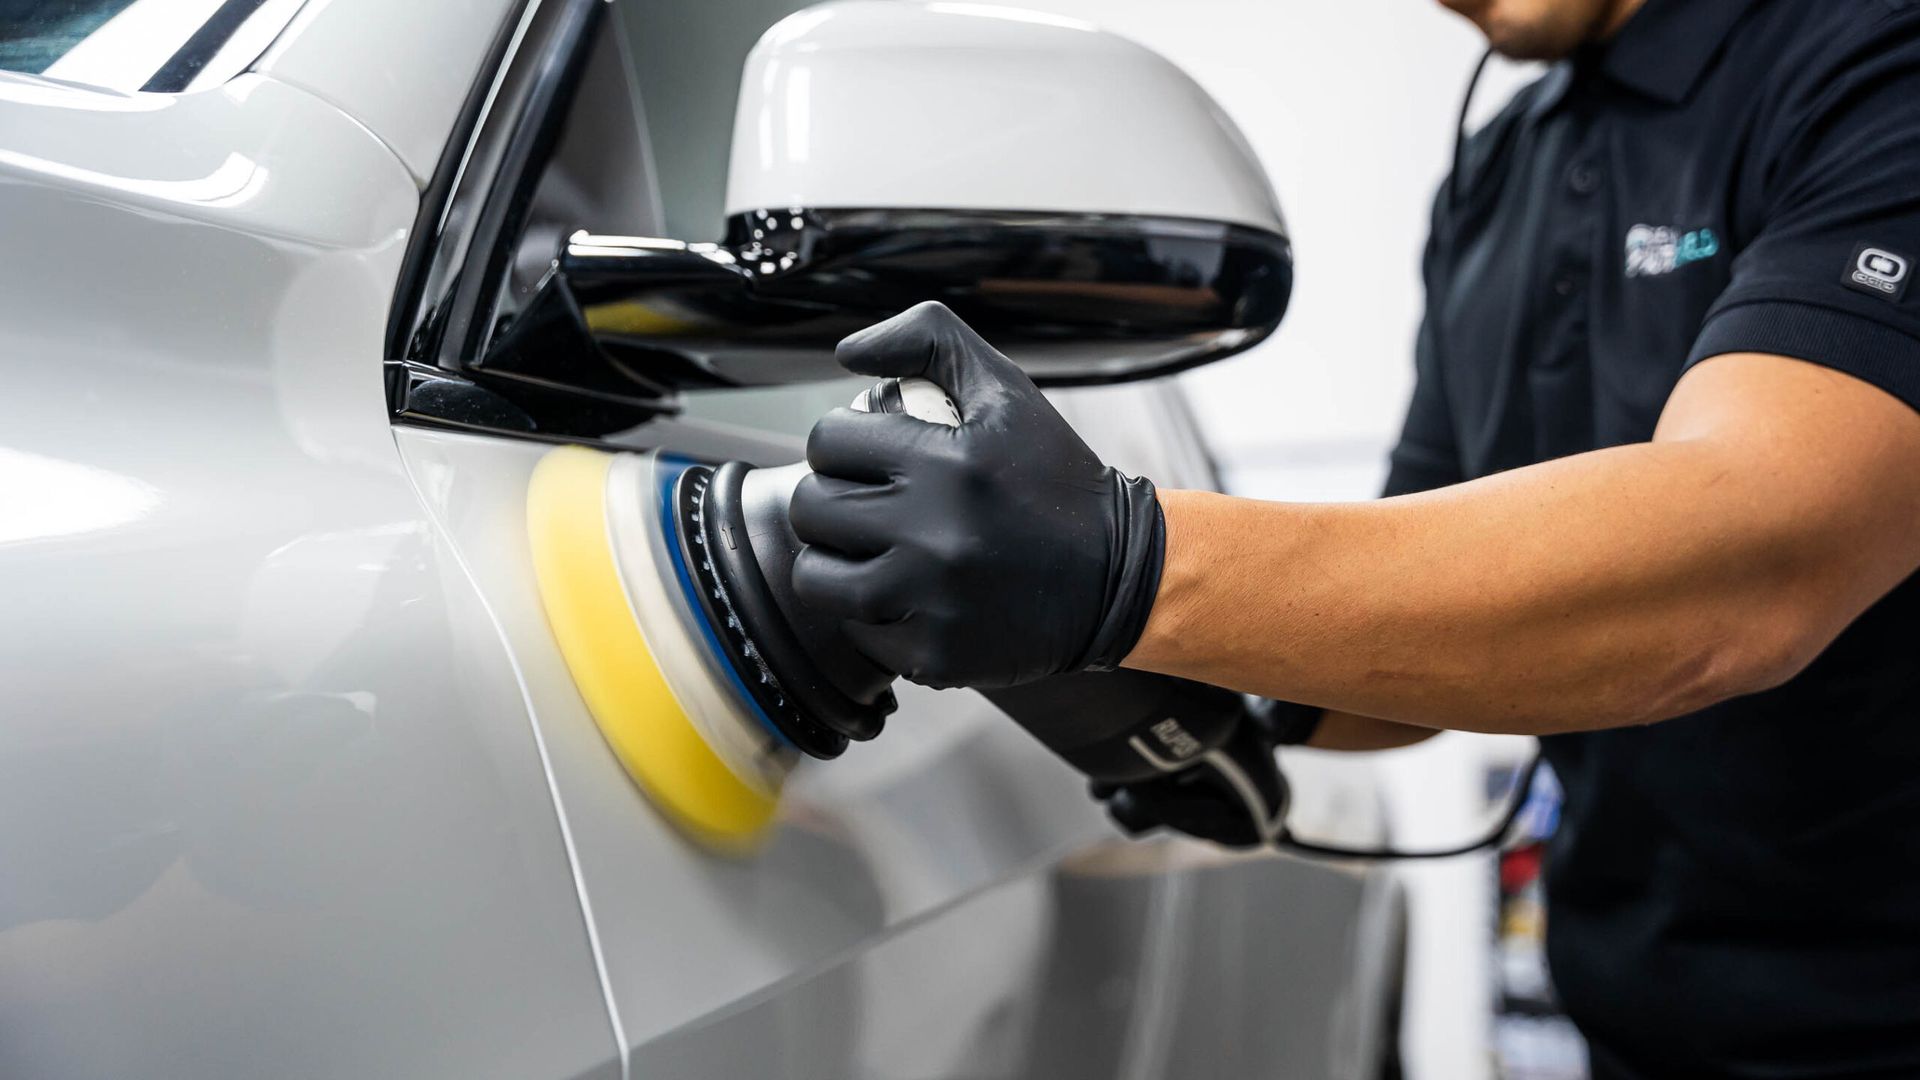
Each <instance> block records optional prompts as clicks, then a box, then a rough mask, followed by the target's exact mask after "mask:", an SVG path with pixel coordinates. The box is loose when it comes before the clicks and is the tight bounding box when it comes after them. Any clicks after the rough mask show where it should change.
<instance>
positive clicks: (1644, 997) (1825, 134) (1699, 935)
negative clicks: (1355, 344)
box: [1388, 0, 1920, 1077]
mask: <svg viewBox="0 0 1920 1080" xmlns="http://www.w3.org/2000/svg"><path fill="white" fill-rule="evenodd" d="M1917 262H1920V2H1917V0H1906V2H1900V0H1649V2H1648V4H1647V6H1646V7H1645V8H1643V9H1642V10H1641V11H1640V12H1639V13H1637V14H1636V15H1634V16H1633V17H1632V19H1631V20H1629V22H1628V23H1627V25H1626V26H1625V27H1624V28H1623V29H1622V30H1621V32H1620V33H1619V34H1618V35H1617V36H1616V37H1615V38H1614V40H1613V41H1612V42H1611V43H1609V44H1608V45H1607V46H1606V47H1604V48H1601V49H1596V50H1593V51H1591V52H1590V53H1588V54H1584V55H1581V56H1579V57H1577V58H1575V59H1574V60H1571V61H1568V62H1564V63H1561V64H1559V65H1556V66H1555V67H1554V68H1552V69H1551V70H1550V71H1549V73H1548V74H1547V75H1545V76H1544V77H1543V78H1542V79H1540V80H1539V81H1538V82H1537V83H1535V84H1534V85H1532V86H1531V87H1529V88H1528V89H1526V90H1524V91H1523V92H1522V93H1521V94H1520V95H1519V96H1518V97H1517V98H1516V100H1515V101H1514V102H1513V103H1512V104H1511V105H1510V106H1509V107H1508V108H1507V109H1506V110H1505V111H1504V112H1503V113H1502V115H1501V116H1500V117H1499V118H1498V119H1496V120H1495V121H1494V122H1493V123H1491V124H1490V125H1488V126H1487V127H1486V128H1484V129H1483V130H1482V131H1480V132H1479V133H1477V134H1476V135H1475V136H1474V137H1473V138H1472V139H1470V140H1469V141H1468V142H1467V145H1466V146H1465V148H1464V151H1463V153H1462V155H1461V159H1460V161H1459V162H1458V164H1457V167H1456V170H1455V175H1454V177H1453V178H1452V180H1451V181H1450V183H1449V185H1448V186H1447V187H1446V188H1443V190H1442V192H1441V195H1440V198H1439V199H1438V200H1437V202H1436V207H1435V212H1434V234H1433V239H1432V241H1431V242H1430V244H1429V248H1428V254H1427V258H1426V265H1425V272H1426V279H1427V288H1428V308H1427V318H1426V321H1425V324H1424V325H1423V327H1422V330H1421V335H1420V339H1419V344H1418V354H1417V367H1418V381H1417V388H1416V390H1415V394H1414V400H1413V403H1412V406H1411V408H1410V411H1409V415H1408V417H1407V423H1406V429H1405V432H1404V434H1403V436H1402V438H1401V441H1400V443H1399V445H1398V447H1397V448H1396V449H1395V450H1394V454H1393V466H1392V471H1391V474H1390V479H1389V481H1388V488H1389V493H1396V494H1397V493H1401V492H1406V491H1413V490H1419V489H1424V488H1431V487H1436V486H1440V485H1442V484H1449V483H1455V482H1459V481H1462V480H1469V479H1473V478H1475V477H1479V476H1485V475H1487V474H1489V473H1493V472H1498V471H1500V470H1502V469H1509V468H1513V467H1516V466H1522V465H1527V464H1531V463H1533V462H1537V461H1541V460H1544V459H1547V458H1553V457H1558V456H1561V455H1565V454H1574V453H1579V452H1582V451H1587V450H1593V449H1597V448H1600V447H1605V446H1614V445H1619V444H1622V443H1633V442H1643V441H1646V440H1647V439H1649V438H1651V437H1652V435H1653V430H1654V424H1655V421H1656V420H1657V419H1658V418H1659V415H1660V411H1661V408H1662V406H1663V405H1664V404H1665V402H1666V400H1667V396H1668V394H1669V393H1670V392H1671V391H1672V389H1673V387H1674V384H1675V383H1676V382H1677V381H1678V380H1679V378H1680V376H1681V374H1682V372H1684V371H1685V370H1686V369H1687V367H1688V366H1689V365H1691V364H1694V363H1698V362H1700V361H1702V360H1705V359H1708V358H1711V357H1715V356H1720V355H1723V354H1728V353H1742V352H1754V353H1772V354H1778V355H1783V356H1789V357H1796V358H1799V359H1803V360H1808V361H1812V362H1814V363H1818V364H1824V365H1827V366H1829V367H1833V368H1836V369H1838V370H1840V371H1844V372H1846V373H1848V374H1850V375H1852V376H1854V377H1856V378H1859V379H1862V380H1864V381H1866V382H1868V383H1871V384H1873V385H1875V386H1877V387H1880V388H1881V389H1883V390H1885V391H1886V392H1887V393H1889V394H1892V395H1894V396H1895V397H1897V398H1899V399H1901V400H1903V401H1905V402H1907V403H1908V404H1909V405H1913V406H1915V407H1920V286H1916V285H1915V284H1914V283H1913V280H1912V279H1913V278H1914V276H1915V275H1916V271H1917V269H1920V267H1917V266H1916V263H1917ZM1833 482H1834V483H1836V484H1844V483H1847V482H1848V478H1847V477H1845V476H1835V477H1834V478H1833ZM1673 511H1674V513H1686V512H1687V508H1686V507H1685V506H1676V507H1674V508H1673ZM1915 527H1916V528H1920V522H1916V523H1915ZM1544 742H1545V746H1546V752H1547V755H1548V758H1549V760H1550V761H1551V762H1552V763H1553V766H1554V768H1555V769H1556V770H1557V772H1558V773H1559V775H1560V778H1561V780H1562V782H1563V784H1564V786H1565V789H1566V793H1567V803H1566V807H1565V812H1564V817H1563V822H1562V825H1561V828H1560V830H1559V833H1558V835H1557V836H1556V837H1555V840H1554V845H1553V849H1552V853H1551V857H1550V860H1549V871H1548V879H1547V883H1548V899H1549V918H1548V923H1549V929H1548V954H1549V958H1550V962H1551V965H1552V968H1553V974H1554V977H1555V981H1556V984H1557V986H1558V988H1559V990H1560V993H1561V996H1562V998H1563V999H1564V1001H1565V1003H1566V1006H1567V1009H1568V1011H1569V1013H1570V1014H1571V1015H1572V1016H1573V1018H1574V1019H1575V1020H1576V1021H1577V1022H1578V1023H1579V1024H1580V1025H1581V1026H1582V1028H1583V1029H1584V1030H1585V1031H1586V1032H1587V1034H1588V1036H1589V1040H1590V1042H1591V1043H1592V1044H1593V1046H1594V1056H1595V1064H1596V1070H1597V1074H1598V1075H1600V1076H1602V1077H1605V1076H1685V1077H1706V1076H1752V1077H1837V1076H1876V1077H1877V1076H1888V1077H1892V1076H1903V1077H1920V579H1909V580H1908V581H1907V582H1905V583H1904V584H1902V585H1901V586H1899V587H1898V588H1896V589H1895V590H1894V591H1893V592H1892V593H1891V594H1890V595H1888V596H1887V597H1886V598H1885V599H1884V600H1882V601H1881V602H1880V603H1879V604H1878V605H1876V606H1875V607H1874V608H1872V609H1871V610H1870V611H1868V612H1867V613H1866V614H1865V615H1863V616H1861V617H1860V619H1859V620H1857V621H1856V622H1855V623H1854V624H1853V626H1851V627H1850V628H1849V629H1848V630H1847V631H1846V632H1845V633H1844V634H1842V635H1841V637H1840V638H1839V640H1838V641H1836V642H1835V643H1834V644H1833V645H1832V646H1831V647H1830V648H1829V649H1828V650H1827V651H1826V652H1825V653H1824V654H1823V655H1822V656H1821V657H1820V658H1819V659H1818V660H1817V661H1816V662H1815V663H1814V664H1813V665H1812V666H1811V667H1809V668H1808V669H1807V670H1806V671H1805V672H1804V673H1803V674H1801V675H1800V676H1799V677H1797V678H1795V679H1793V680H1792V681H1791V682H1789V683H1787V684H1786V685H1784V686H1781V687H1780V688H1778V689H1776V690H1772V691H1768V692H1766V693H1762V694H1755V695H1752V696H1749V697H1745V698H1740V699H1737V700H1734V701H1729V702H1725V703H1723V704H1721V705H1717V706H1715V707H1713V708H1710V709H1706V710H1703V711H1702V712H1699V713H1697V714H1694V715H1691V716H1687V717H1682V718H1679V719H1676V720H1671V721H1668V722H1666V723H1662V724H1657V725H1654V726H1652V727H1647V728H1635V729H1630V730H1618V731H1607V732H1598V733H1593V734H1582V735H1568V736H1557V737H1553V738H1549V739H1547V740H1544Z"/></svg>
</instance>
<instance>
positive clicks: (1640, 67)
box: [1592, 0, 1757, 105]
mask: <svg viewBox="0 0 1920 1080" xmlns="http://www.w3.org/2000/svg"><path fill="white" fill-rule="evenodd" d="M1756 2H1757V0H1647V2H1646V3H1645V5H1643V6H1642V7H1641V8H1640V10H1639V11H1636V12H1634V13H1633V16H1632V17H1631V18H1629V19H1628V20H1627V22H1626V25H1625V26H1622V27H1621V28H1620V30H1619V31H1618V32H1617V33H1615V34H1614V36H1613V38H1612V40H1610V41H1608V42H1607V43H1605V44H1604V45H1602V46H1601V47H1600V48H1599V50H1597V52H1596V54H1595V55H1594V56H1593V58H1592V59H1593V62H1594V63H1596V64H1597V65H1598V67H1599V70H1600V72H1601V74H1603V75H1605V76H1606V77H1607V78H1608V79H1610V80H1612V81H1613V82H1616V83H1618V84H1620V85H1621V86H1624V87H1626V88H1627V89H1629V90H1632V91H1634V92H1636V93H1639V94H1643V95H1645V96H1647V97H1650V98H1652V99H1654V100H1655V101H1659V102H1662V103H1664V104H1667V105H1678V104H1680V103H1681V102H1683V101H1685V100H1686V99H1687V97H1688V95H1690V94H1692V93H1693V88H1694V86H1695V85H1696V84H1698V83H1699V81H1700V76H1702V75H1704V74H1706V71H1707V68H1708V66H1709V65H1711V64H1712V63H1713V59H1714V57H1715V56H1717V55H1719V52H1720V47H1721V46H1722V45H1724V44H1725V43H1726V40H1727V36H1728V34H1730V33H1731V32H1732V30H1733V26H1734V24H1735V23H1737V22H1739V21H1740V16H1742V15H1744V14H1746V12H1747V9H1748V8H1750V7H1752V6H1753V5H1754V3H1756Z"/></svg>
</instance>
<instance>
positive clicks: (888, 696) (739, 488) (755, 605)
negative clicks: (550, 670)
mask: <svg viewBox="0 0 1920 1080" xmlns="http://www.w3.org/2000/svg"><path fill="white" fill-rule="evenodd" d="M853 407H854V408H856V409H862V410H871V411H878V412H903V413H907V414H909V415H912V416H914V417H916V418H917V419H920V420H922V421H925V422H928V423H942V424H949V425H958V424H959V423H960V416H959V413H958V411H957V410H956V409H955V408H954V406H953V403H952V401H951V399H950V398H949V397H948V395H947V394H946V393H945V392H944V391H943V390H941V388H940V387H938V386H937V385H935V384H933V383H931V382H928V381H927V380H924V379H885V380H882V381H881V382H879V383H877V384H876V385H875V386H873V387H872V388H870V389H869V390H867V391H865V392H864V393H862V394H861V395H860V397H859V398H858V399H856V400H855V402H854V404H853ZM806 473H807V466H806V464H805V463H804V462H802V463H798V464H794V465H788V466H783V467H780V468H770V469H767V468H754V467H752V466H750V465H747V464H746V463H744V462H738V461H733V462H728V463H726V464H723V465H719V466H717V467H710V466H707V465H704V464H698V463H694V462H691V461H688V460H684V459H681V458H677V457H674V456H671V455H668V454H663V453H659V452H651V453H609V452H606V451H600V450H594V449H589V448H586V447H581V446H563V447H559V448H557V449H555V450H552V451H550V452H549V453H548V454H547V455H546V456H545V457H544V458H542V459H541V461H540V462H539V464H538V465H537V466H536V467H535V469H534V473H533V477H532V480H531V483H530V486H529V490H528V497H527V521H528V527H529V540H530V543H531V548H532V554H533V562H534V569H535V574H536V577H537V578H538V582H539V588H540V594H541V598H542V600H543V602H544V604H545V607H546V612H547V618H548V622H549V623H550V624H551V625H552V628H553V632H554V637H555V639H556V640H557V642H558V643H559V646H560V651H561V654H562V655H563V656H564V658H565V660H566V664H567V667H568V669H569V671H570V672H571V673H572V675H573V678H574V681H575V683H576V684H577V685H578V687H579V689H580V693H581V696H582V697H583V698H584V700H585V701H586V704H587V707H588V710H589V711H590V712H591V713H592V715H593V718H594V721H595V722H596V723H597V724H598V725H599V727H600V730H601V732H602V733H603V734H604V735H605V737H606V740H607V742H608V744H609V745H610V746H611V747H612V748H613V751H614V753H615V754H616V755H617V756H618V757H619V759H620V761H621V763H622V764H623V765H624V766H625V767H626V769H627V772H628V773H629V774H630V775H631V776H632V777H633V779H634V780H635V782H636V783H638V784H639V786H640V788H641V789H642V790H643V791H644V792H645V793H646V794H647V795H648V796H649V797H650V798H651V800H652V801H653V802H654V803H655V804H656V805H657V806H659V807H660V809H661V810H662V811H663V812H665V813H666V814H667V815H668V816H669V817H670V818H672V819H673V820H674V821H675V822H676V823H677V824H678V825H679V826H680V827H681V828H682V829H683V830H685V831H686V832H688V833H689V834H691V835H693V836H694V837H695V838H697V839H699V840H701V841H702V842H704V843H706V844H707V845H708V846H710V847H713V848H716V849H719V850H723V851H730V852H744V851H750V850H752V849H753V848H755V847H756V846H757V845H758V843H759V841H760V839H761V837H762V836H763V834H764V832H765V830H766V829H767V827H768V825H769V824H770V823H771V822H772V820H773V817H774V812H775V809H776V806H777V803H778V799H779V794H780V789H781V786H782V784H783V782H784V781H785V778H786V776H787V774H788V773H789V772H790V771H791V770H792V768H793V767H794V765H795V764H796V763H797V762H798V761H799V760H800V759H801V758H803V757H812V758H820V759H830V758H834V757H838V756H839V755H840V754H841V753H843V752H844V751H845V750H846V748H847V746H848V744H849V743H851V742H864V741H866V740H869V739H872V738H874V737H875V736H877V735H879V734H880V732H881V729H882V728H883V726H884V725H885V722H886V718H887V716H888V715H889V714H890V713H892V712H893V711H894V708H895V704H896V703H895V700H894V695H893V691H892V689H891V687H892V685H893V682H894V679H895V678H896V676H895V674H894V673H893V672H890V671H887V670H885V669H883V668H881V667H879V666H877V665H876V664H874V663H873V662H872V661H871V660H869V659H867V658H866V657H865V656H864V655H862V654H861V653H860V652H859V650H857V649H856V648H854V646H853V644H852V642H851V641H850V640H849V639H848V638H847V637H846V635H845V634H844V633H843V632H842V630H841V627H840V623H839V621H838V620H837V619H834V618H831V617H828V616H824V615H822V614H820V613H818V612H816V611H814V610H812V609H811V608H809V607H808V606H807V605H806V604H804V603H802V602H801V601H800V599H799V598H798V597H797V596H796V595H795V594H794V592H793V584H792V568H793V562H794V558H795V557H796V556H797V555H798V554H799V553H800V550H801V547H802V545H801V543H800V540H799V539H798V537H796V536H795V535H794V533H793V529H792V527H791V526H790V525H789V524H788V521H787V506H788V503H789V501H790V499H791V497H792V495H793V490H794V487H795V486H796V485H797V484H798V483H799V482H800V479H801V478H802V477H804V476H805V475H806ZM984 693H985V694H986V696H987V697H988V698H989V699H990V700H992V701H993V702H994V703H995V704H996V705H997V706H999V707H1000V708H1001V709H1002V710H1003V711H1005V712H1007V713H1008V714H1009V715H1010V716H1011V717H1012V718H1013V719H1014V720H1016V721H1017V722H1019V723H1020V724H1021V726H1022V727H1024V728H1026V729H1027V730H1028V731H1029V732H1031V733H1033V734H1034V735H1035V736H1036V737H1037V738H1039V739H1040V741H1041V742H1043V743H1044V744H1046V745H1047V746H1048V748H1049V749H1051V750H1053V751H1054V752H1055V753H1057V754H1059V755H1060V756H1061V757H1063V758H1065V759H1066V760H1067V761H1068V763H1069V764H1072V765H1074V766H1075V767H1076V768H1078V769H1079V770H1080V771H1081V772H1083V773H1085V774H1086V775H1087V776H1088V777H1090V778H1091V779H1092V780H1093V781H1095V783H1096V784H1110V785H1118V784H1130V783H1136V782H1140V781H1143V780H1150V779H1155V778H1164V777H1169V776H1175V775H1179V774H1183V773H1186V772H1187V771H1189V770H1194V769H1197V768H1198V767H1200V766H1202V765H1205V766H1209V768H1206V769H1205V770H1204V771H1205V772H1206V774H1207V775H1208V777H1209V779H1210V781H1211V782H1212V783H1213V784H1214V786H1215V787H1217V788H1219V789H1220V790H1221V791H1223V792H1225V793H1226V794H1227V796H1228V797H1230V798H1232V799H1234V800H1236V801H1239V802H1243V803H1244V806H1242V807H1240V809H1241V810H1243V811H1244V812H1245V815H1246V817H1247V820H1250V821H1253V822H1254V823H1255V829H1256V831H1258V832H1259V833H1261V835H1260V836H1259V837H1257V838H1256V839H1258V840H1271V839H1273V838H1274V837H1276V836H1278V835H1279V832H1280V828H1281V820H1282V818H1283V816H1284V812H1285V804H1286V786H1285V783H1284V781H1283V780H1282V779H1281V777H1280V774H1279V771H1278V769H1277V767H1276V766H1275V765H1274V762H1273V755H1272V753H1271V746H1270V745H1269V744H1267V743H1264V742H1262V741H1261V740H1260V739H1259V738H1258V736H1257V732H1256V728H1257V725H1256V724H1253V723H1249V722H1248V717H1249V716H1250V715H1252V714H1250V713H1249V710H1248V705H1247V703H1246V701H1245V699H1243V698H1242V697H1241V696H1240V695H1239V694H1235V693H1232V692H1230V691H1226V690H1221V689H1219V688H1216V687H1210V686H1203V685H1201V684H1199V683H1193V682H1189V681H1187V680H1183V679H1175V678H1171V677H1168V676H1160V675H1151V674H1147V673H1143V672H1131V671H1116V672H1103V673H1087V674H1079V675H1067V676H1059V677H1056V678H1052V679H1044V680H1041V681H1039V682H1036V683H1029V684H1026V685H1024V686H1018V687H1012V688H1008V689H996V690H989V691H984Z"/></svg>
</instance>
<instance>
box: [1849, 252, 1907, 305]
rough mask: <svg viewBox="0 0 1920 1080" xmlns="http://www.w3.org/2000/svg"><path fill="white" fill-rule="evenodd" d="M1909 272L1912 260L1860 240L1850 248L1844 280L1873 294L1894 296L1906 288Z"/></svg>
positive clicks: (1904, 291)
mask: <svg viewBox="0 0 1920 1080" xmlns="http://www.w3.org/2000/svg"><path fill="white" fill-rule="evenodd" d="M1912 276H1913V262H1912V260H1910V259H1908V258H1907V257H1906V256H1905V255H1895V254H1894V253H1893V252H1891V251H1888V250H1886V249H1885V248H1877V247H1872V246H1869V245H1867V244H1862V245H1860V246H1859V247H1857V248H1855V249H1854V251H1853V261H1852V262H1851V263H1849V264H1848V266H1847V276H1846V284H1847V286H1848V287H1849V288H1853V289H1858V290H1859V291H1861V292H1863V293H1871V294H1872V295H1874V296H1884V297H1886V298H1887V299H1889V300H1898V299H1900V298H1901V297H1902V296H1905V295H1906V292H1907V279H1908V278H1910V277H1912Z"/></svg>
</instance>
